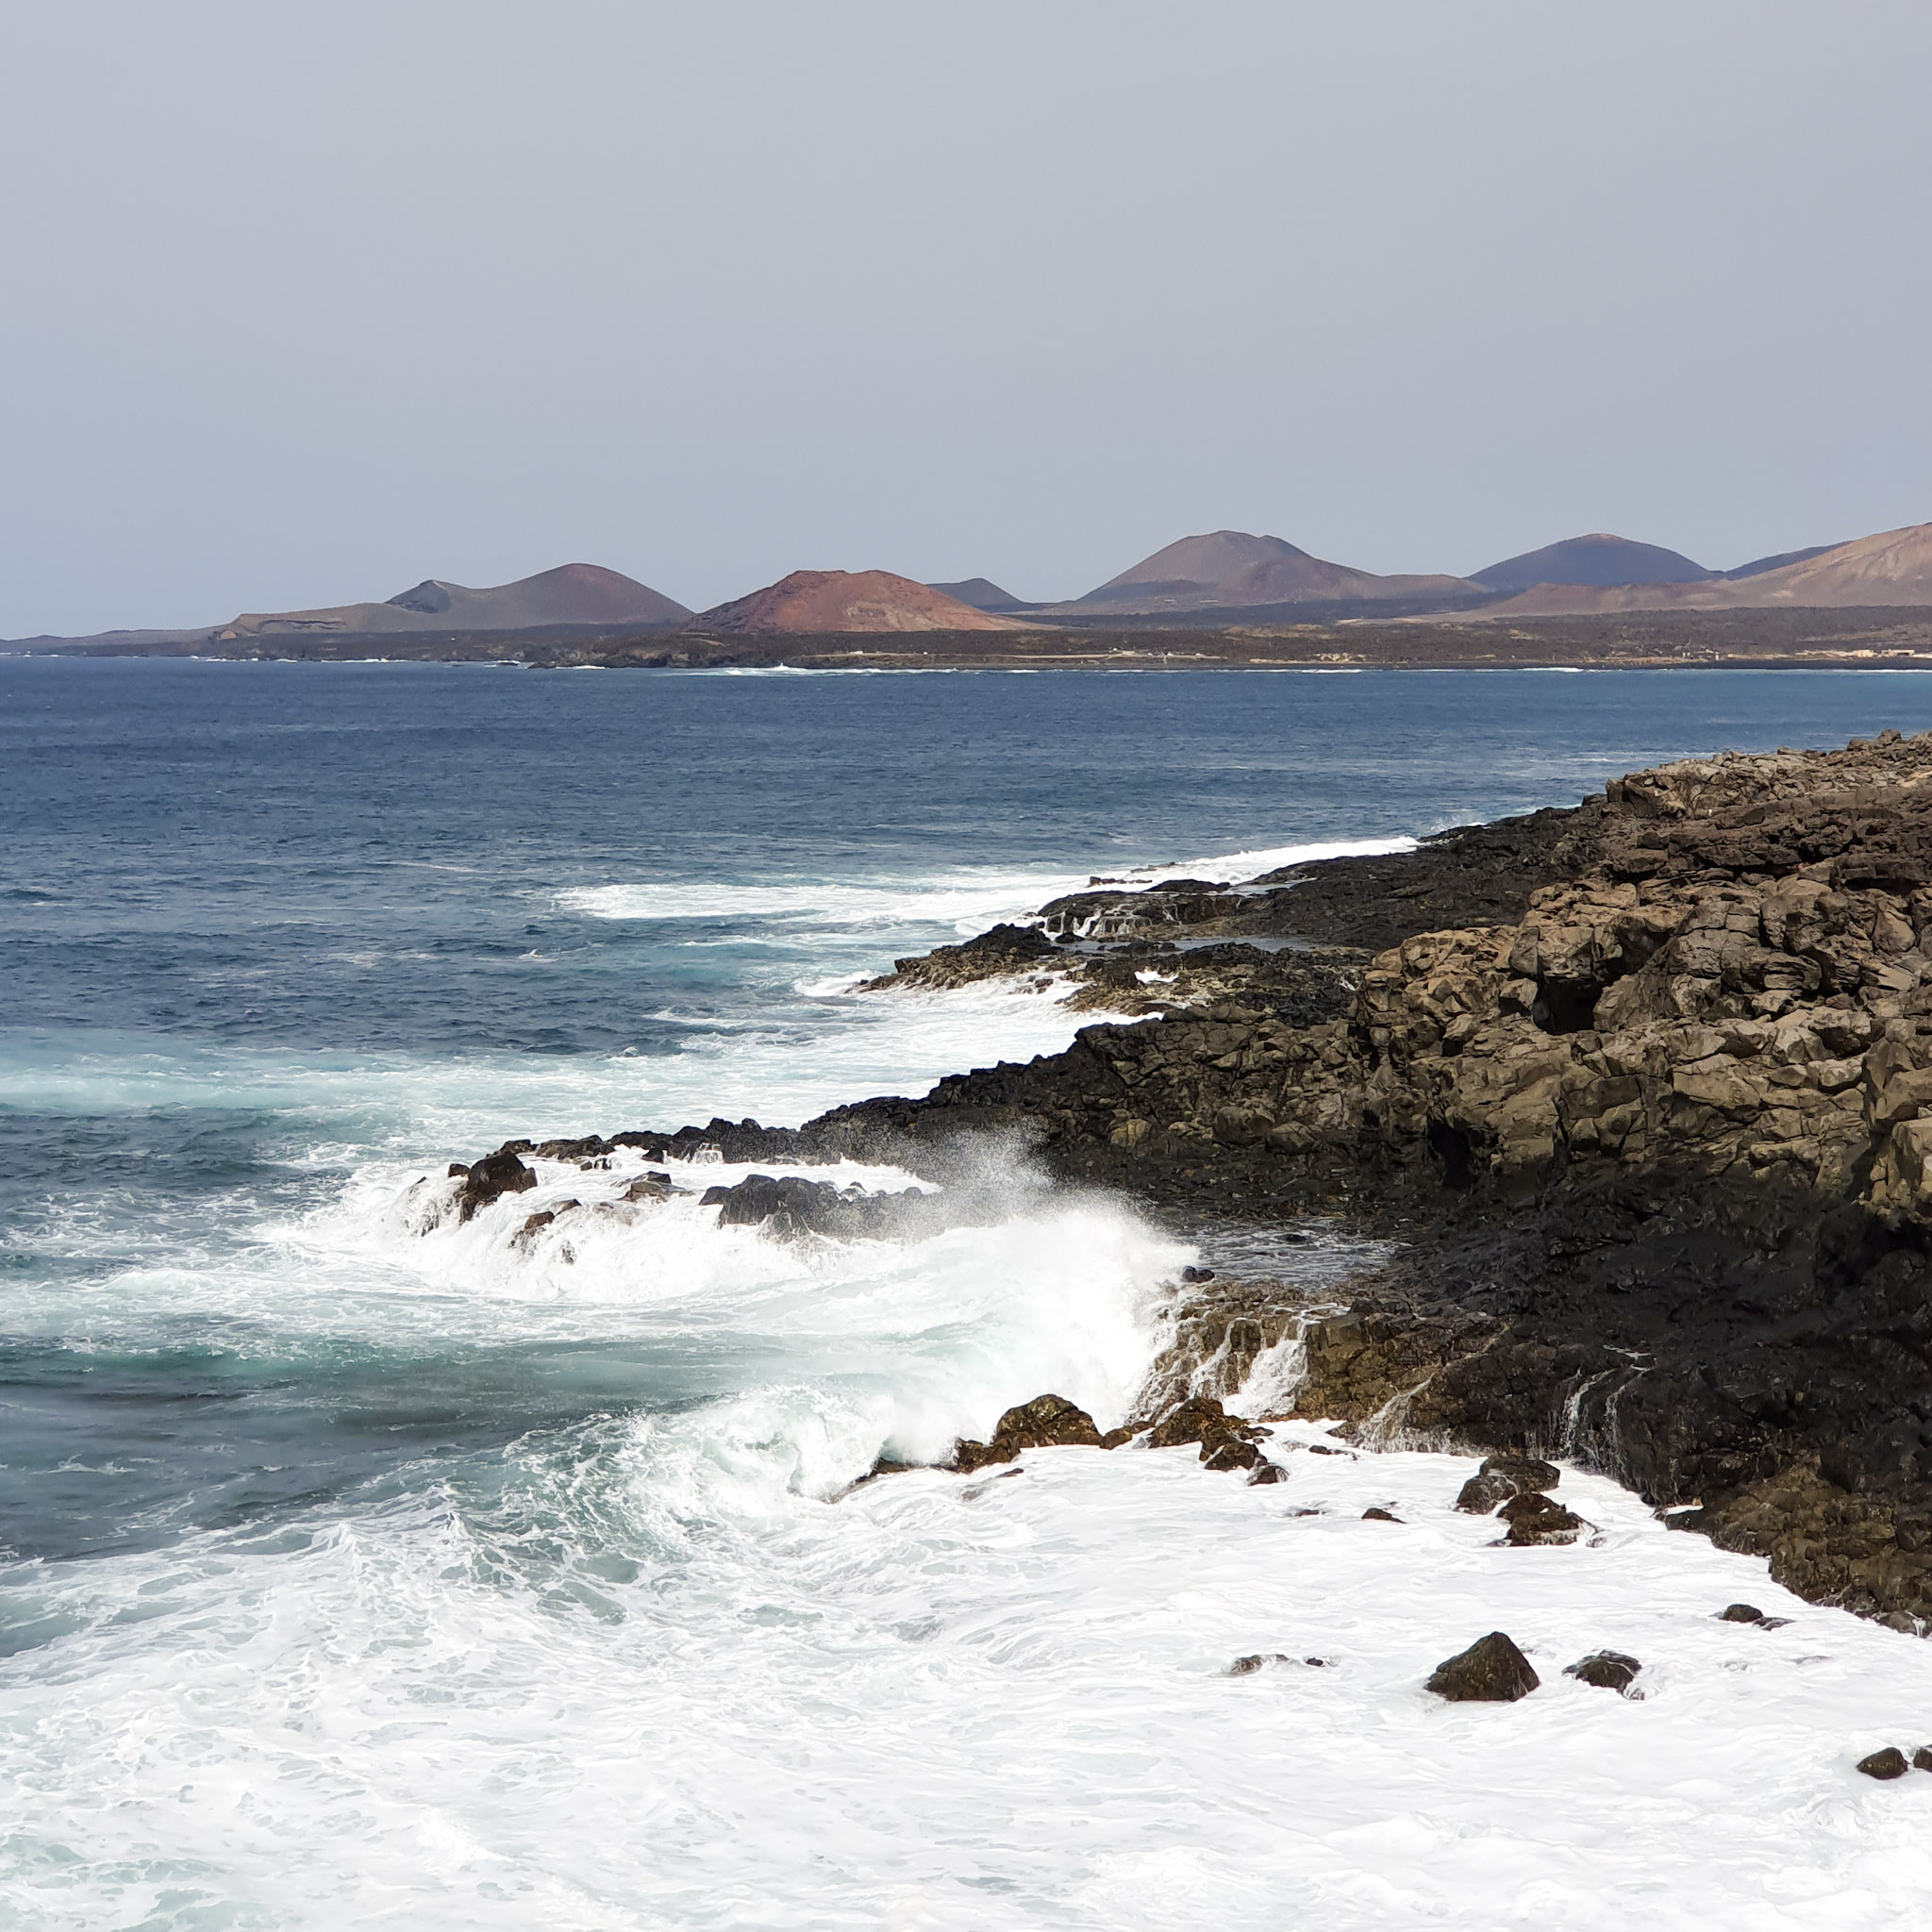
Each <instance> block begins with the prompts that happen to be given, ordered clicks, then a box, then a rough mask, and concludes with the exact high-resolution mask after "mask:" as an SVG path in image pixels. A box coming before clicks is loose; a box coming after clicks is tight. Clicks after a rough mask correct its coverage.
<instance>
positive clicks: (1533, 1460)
mask: <svg viewBox="0 0 1932 1932" xmlns="http://www.w3.org/2000/svg"><path fill="white" fill-rule="evenodd" d="M1476 1474H1477V1475H1478V1476H1486V1475H1489V1476H1500V1477H1501V1478H1502V1479H1503V1480H1504V1481H1506V1482H1509V1483H1513V1484H1514V1485H1515V1486H1516V1488H1517V1489H1518V1490H1520V1491H1521V1490H1554V1489H1555V1488H1556V1487H1557V1484H1558V1483H1559V1482H1561V1481H1562V1480H1563V1472H1562V1471H1561V1470H1560V1469H1558V1468H1557V1465H1556V1464H1555V1463H1554V1462H1544V1461H1543V1460H1542V1459H1541V1457H1535V1456H1486V1457H1484V1458H1483V1462H1482V1467H1481V1468H1480V1469H1478V1470H1477V1471H1476Z"/></svg>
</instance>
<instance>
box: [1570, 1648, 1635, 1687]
mask: <svg viewBox="0 0 1932 1932" xmlns="http://www.w3.org/2000/svg"><path fill="white" fill-rule="evenodd" d="M1642 1669H1643V1666H1642V1665H1641V1663H1639V1662H1638V1660H1637V1659H1636V1658H1635V1657H1626V1656H1625V1655H1624V1653H1623V1652H1622V1651H1621V1650H1595V1651H1591V1654H1590V1655H1589V1656H1588V1657H1581V1658H1579V1659H1578V1660H1577V1661H1576V1662H1575V1663H1574V1664H1566V1665H1565V1666H1564V1668H1563V1674H1564V1675H1565V1676H1566V1677H1574V1678H1575V1679H1576V1681H1577V1682H1578V1683H1579V1684H1591V1685H1594V1686H1595V1687H1596V1689H1597V1690H1599V1691H1616V1692H1617V1693H1618V1694H1619V1695H1620V1696H1624V1697H1627V1696H1628V1695H1629V1694H1630V1687H1631V1686H1632V1685H1633V1684H1634V1683H1636V1681H1637V1675H1638V1673H1639V1672H1640V1671H1641V1670H1642Z"/></svg>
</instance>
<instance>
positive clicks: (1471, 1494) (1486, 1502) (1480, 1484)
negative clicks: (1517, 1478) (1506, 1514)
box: [1456, 1474, 1517, 1516]
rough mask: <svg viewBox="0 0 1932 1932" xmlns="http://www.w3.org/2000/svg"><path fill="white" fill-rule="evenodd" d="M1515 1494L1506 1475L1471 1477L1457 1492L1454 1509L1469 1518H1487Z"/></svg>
mask: <svg viewBox="0 0 1932 1932" xmlns="http://www.w3.org/2000/svg"><path fill="white" fill-rule="evenodd" d="M1516 1493H1517V1489H1516V1485H1515V1484H1514V1483H1512V1482H1511V1481H1510V1480H1509V1478H1508V1477H1507V1475H1495V1474H1491V1475H1473V1476H1471V1477H1470V1479H1469V1480H1468V1481H1467V1482H1466V1483H1464V1484H1463V1486H1462V1488H1461V1489H1460V1490H1459V1491H1457V1495H1456V1507H1457V1508H1458V1509H1460V1510H1463V1511H1465V1512H1466V1513H1467V1514H1468V1515H1471V1516H1488V1515H1490V1514H1491V1512H1492V1511H1493V1510H1494V1509H1495V1508H1496V1507H1497V1506H1498V1505H1500V1504H1503V1503H1507V1501H1508V1500H1509V1498H1510V1497H1511V1496H1513V1495H1515V1494H1516Z"/></svg>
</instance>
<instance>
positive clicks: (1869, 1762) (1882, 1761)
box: [1858, 1744, 1910, 1779]
mask: <svg viewBox="0 0 1932 1932" xmlns="http://www.w3.org/2000/svg"><path fill="white" fill-rule="evenodd" d="M1858 1769H1859V1770H1860V1771H1862V1772H1863V1773H1864V1774H1865V1775H1866V1776H1867V1777H1875V1778H1883V1779H1890V1778H1895V1777H1903V1776H1905V1774H1906V1773H1907V1771H1908V1770H1909V1769H1910V1766H1908V1765H1907V1763H1906V1754H1905V1753H1904V1752H1903V1751H1901V1750H1899V1749H1898V1748H1897V1747H1896V1746H1895V1745H1892V1744H1888V1745H1887V1746H1886V1747H1885V1749H1884V1750H1882V1751H1874V1752H1873V1754H1872V1755H1871V1757H1861V1758H1859V1759H1858Z"/></svg>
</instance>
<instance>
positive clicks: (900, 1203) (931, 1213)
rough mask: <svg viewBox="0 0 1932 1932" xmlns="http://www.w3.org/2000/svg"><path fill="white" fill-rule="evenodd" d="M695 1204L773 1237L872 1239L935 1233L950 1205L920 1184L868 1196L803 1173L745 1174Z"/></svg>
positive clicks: (726, 1222)
mask: <svg viewBox="0 0 1932 1932" xmlns="http://www.w3.org/2000/svg"><path fill="white" fill-rule="evenodd" d="M699 1205H700V1206H702V1207H706V1208H717V1209H719V1214H718V1224H719V1226H721V1227H761V1228H763V1229H764V1230H765V1232H766V1233H768V1234H772V1235H779V1236H784V1235H799V1234H822V1235H829V1236H831V1237H832V1238H833V1239H834V1240H839V1241H868V1240H872V1241H876V1240H883V1239H888V1238H910V1237H916V1236H920V1235H926V1234H934V1233H937V1232H938V1231H939V1230H940V1229H941V1227H943V1226H944V1225H945V1224H946V1222H947V1219H948V1217H949V1214H950V1211H951V1209H950V1204H947V1203H945V1202H943V1201H942V1199H941V1196H939V1195H937V1194H931V1193H927V1192H926V1191H924V1189H921V1188H908V1189H906V1190H905V1191H903V1192H901V1193H897V1194H868V1193H866V1192H864V1191H862V1190H859V1189H841V1188H836V1187H834V1186H833V1185H832V1183H831V1182H830V1181H808V1180H807V1179H806V1178H805V1177H804V1176H803V1175H802V1174H785V1175H782V1176H774V1175H772V1174H747V1175H746V1176H745V1177H744V1179H743V1180H741V1181H740V1182H739V1183H738V1184H737V1185H736V1186H735V1187H728V1188H727V1187H716V1188H707V1189H706V1190H705V1191H704V1193H703V1194H702V1195H701V1196H700V1197H699Z"/></svg>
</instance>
